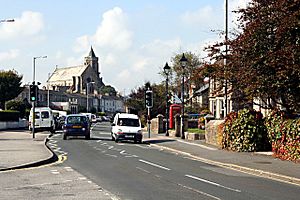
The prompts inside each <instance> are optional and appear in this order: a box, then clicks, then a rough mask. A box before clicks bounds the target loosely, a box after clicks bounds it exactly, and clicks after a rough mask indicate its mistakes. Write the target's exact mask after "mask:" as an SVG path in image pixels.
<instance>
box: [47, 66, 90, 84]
mask: <svg viewBox="0 0 300 200" xmlns="http://www.w3.org/2000/svg"><path fill="white" fill-rule="evenodd" d="M87 67H88V66H87V65H78V66H73V67H64V68H56V69H55V71H54V72H53V73H52V75H51V76H50V78H49V80H48V81H49V82H56V81H64V80H71V79H72V77H73V76H80V75H82V73H83V72H84V71H85V70H86V68H87Z"/></svg>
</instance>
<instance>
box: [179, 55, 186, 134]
mask: <svg viewBox="0 0 300 200" xmlns="http://www.w3.org/2000/svg"><path fill="white" fill-rule="evenodd" d="M179 62H180V65H181V68H182V85H181V98H182V100H181V102H182V116H181V139H185V135H184V68H185V67H186V65H187V59H186V57H185V56H184V53H183V54H182V57H181V59H180V60H179Z"/></svg>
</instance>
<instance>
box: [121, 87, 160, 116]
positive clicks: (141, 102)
mask: <svg viewBox="0 0 300 200" xmlns="http://www.w3.org/2000/svg"><path fill="white" fill-rule="evenodd" d="M148 88H150V89H151V90H152V91H153V108H152V109H151V116H150V118H154V117H156V116H157V115H158V114H163V115H164V114H165V112H166V101H165V99H166V97H165V95H166V90H165V86H164V84H163V83H160V84H152V85H151V83H150V82H147V83H145V85H143V86H140V87H138V88H137V89H136V90H132V91H131V93H130V94H129V98H128V99H127V100H126V105H127V106H128V107H129V108H130V109H131V110H132V111H133V112H134V113H136V114H138V115H139V116H144V118H142V119H144V120H145V116H146V115H147V109H146V106H145V91H146V90H147V89H148Z"/></svg>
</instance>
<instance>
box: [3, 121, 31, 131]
mask: <svg viewBox="0 0 300 200" xmlns="http://www.w3.org/2000/svg"><path fill="white" fill-rule="evenodd" d="M26 127H28V121H27V120H23V119H20V120H19V121H18V122H0V130H6V129H18V128H26Z"/></svg>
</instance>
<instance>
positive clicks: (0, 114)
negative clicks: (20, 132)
mask: <svg viewBox="0 0 300 200" xmlns="http://www.w3.org/2000/svg"><path fill="white" fill-rule="evenodd" d="M19 116H20V112H19V111H13V110H3V111H0V121H4V122H7V121H15V122H18V121H19Z"/></svg>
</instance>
